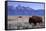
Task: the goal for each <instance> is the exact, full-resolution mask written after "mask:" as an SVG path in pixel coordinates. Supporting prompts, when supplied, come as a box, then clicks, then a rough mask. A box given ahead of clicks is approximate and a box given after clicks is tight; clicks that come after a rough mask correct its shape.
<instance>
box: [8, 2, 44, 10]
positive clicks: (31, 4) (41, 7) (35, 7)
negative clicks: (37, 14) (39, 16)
mask: <svg viewBox="0 0 46 31" xmlns="http://www.w3.org/2000/svg"><path fill="white" fill-rule="evenodd" d="M17 5H21V6H25V7H30V8H33V9H35V10H38V9H44V4H39V3H22V2H8V6H13V8H15V7H16V6H17Z"/></svg>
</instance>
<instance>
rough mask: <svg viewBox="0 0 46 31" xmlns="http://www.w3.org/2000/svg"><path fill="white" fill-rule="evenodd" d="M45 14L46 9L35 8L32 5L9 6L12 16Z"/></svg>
mask: <svg viewBox="0 0 46 31" xmlns="http://www.w3.org/2000/svg"><path fill="white" fill-rule="evenodd" d="M44 14H45V10H43V9H38V10H34V9H32V8H30V7H24V6H19V5H18V6H16V7H13V6H8V15H9V16H12V15H28V16H32V15H36V16H37V15H38V16H44Z"/></svg>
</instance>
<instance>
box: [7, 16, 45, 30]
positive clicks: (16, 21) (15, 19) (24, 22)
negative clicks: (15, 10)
mask: <svg viewBox="0 0 46 31" xmlns="http://www.w3.org/2000/svg"><path fill="white" fill-rule="evenodd" d="M29 17H31V16H22V18H19V16H11V17H10V16H8V19H12V20H8V28H7V29H13V30H14V29H15V30H21V29H37V28H44V27H45V24H44V16H42V18H43V23H40V24H39V23H37V25H36V26H34V24H33V23H32V24H29V22H28V21H29Z"/></svg>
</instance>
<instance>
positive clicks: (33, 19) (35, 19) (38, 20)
mask: <svg viewBox="0 0 46 31" xmlns="http://www.w3.org/2000/svg"><path fill="white" fill-rule="evenodd" d="M29 23H30V24H31V23H33V24H34V25H36V24H37V23H39V24H40V23H42V17H39V16H32V17H30V18H29Z"/></svg>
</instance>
